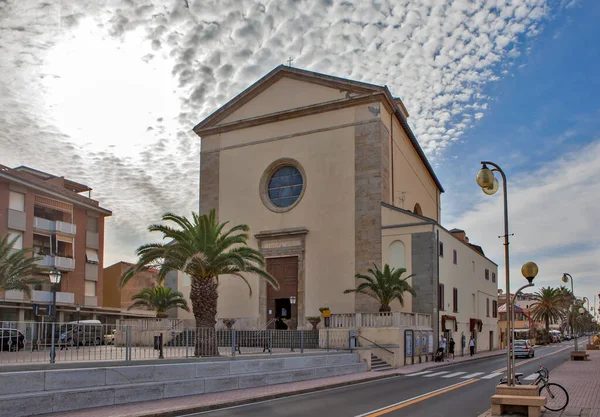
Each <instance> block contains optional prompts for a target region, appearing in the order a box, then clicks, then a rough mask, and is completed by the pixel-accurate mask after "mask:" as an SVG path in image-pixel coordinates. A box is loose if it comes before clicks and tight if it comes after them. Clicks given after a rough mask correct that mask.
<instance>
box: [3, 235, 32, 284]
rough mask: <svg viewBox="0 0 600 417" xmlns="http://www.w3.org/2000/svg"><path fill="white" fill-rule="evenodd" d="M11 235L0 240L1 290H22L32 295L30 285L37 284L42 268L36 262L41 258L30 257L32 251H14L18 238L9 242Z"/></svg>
mask: <svg viewBox="0 0 600 417" xmlns="http://www.w3.org/2000/svg"><path fill="white" fill-rule="evenodd" d="M9 236H10V235H9V234H6V235H4V236H2V238H0V288H2V289H3V290H4V291H10V290H20V291H23V292H24V293H25V294H27V295H31V288H30V287H29V285H31V284H37V283H39V282H41V281H40V279H37V278H34V277H35V276H36V275H40V272H41V270H40V268H39V267H38V265H37V264H36V262H37V261H38V260H40V259H42V258H41V257H39V256H37V257H35V256H28V255H29V254H30V253H33V250H32V249H13V248H14V246H15V244H16V242H17V239H18V237H15V238H14V239H11V240H9Z"/></svg>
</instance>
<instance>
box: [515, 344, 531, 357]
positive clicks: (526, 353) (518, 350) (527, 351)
mask: <svg viewBox="0 0 600 417" xmlns="http://www.w3.org/2000/svg"><path fill="white" fill-rule="evenodd" d="M534 356H535V348H534V346H533V345H532V344H531V342H530V341H529V340H515V357H516V358H518V357H526V358H533V357H534Z"/></svg>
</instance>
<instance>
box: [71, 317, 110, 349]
mask: <svg viewBox="0 0 600 417" xmlns="http://www.w3.org/2000/svg"><path fill="white" fill-rule="evenodd" d="M103 340H104V326H103V325H102V323H100V320H79V321H71V322H69V323H67V324H63V325H62V326H61V327H60V343H61V344H66V345H71V346H73V345H74V346H85V345H96V346H99V345H101V344H102V342H103Z"/></svg>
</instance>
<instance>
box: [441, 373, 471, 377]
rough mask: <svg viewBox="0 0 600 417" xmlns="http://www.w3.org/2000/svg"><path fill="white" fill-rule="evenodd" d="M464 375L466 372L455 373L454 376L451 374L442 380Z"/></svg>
mask: <svg viewBox="0 0 600 417" xmlns="http://www.w3.org/2000/svg"><path fill="white" fill-rule="evenodd" d="M462 374H466V372H454V373H453V374H450V375H444V376H443V377H442V378H452V377H455V376H459V375H462Z"/></svg>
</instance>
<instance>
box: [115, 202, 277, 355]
mask: <svg viewBox="0 0 600 417" xmlns="http://www.w3.org/2000/svg"><path fill="white" fill-rule="evenodd" d="M162 220H163V221H164V222H171V223H174V224H175V225H176V226H177V227H176V228H174V227H171V226H168V225H164V224H155V225H151V226H150V227H148V230H149V231H150V232H161V233H162V234H163V239H166V240H168V243H166V244H164V243H149V244H147V245H142V246H140V247H139V248H138V249H137V251H136V254H137V255H138V256H139V260H138V262H137V264H135V265H134V266H133V267H131V268H129V270H127V271H126V272H125V274H124V275H123V276H122V277H121V286H123V285H125V284H126V283H127V281H129V279H131V277H132V276H133V275H134V274H136V273H138V272H141V271H144V270H147V269H149V268H155V269H157V270H158V280H159V282H163V281H164V279H165V277H166V275H167V273H169V272H170V271H181V272H183V273H185V274H187V275H189V276H190V279H191V290H190V301H191V303H192V313H193V314H194V318H195V320H196V327H197V328H203V329H209V330H211V331H212V332H213V333H214V329H215V325H216V323H217V320H216V315H217V299H218V296H219V294H218V292H217V287H218V285H219V277H220V276H221V275H230V276H235V277H238V278H240V279H242V280H243V281H244V282H245V283H246V285H248V288H249V290H250V295H252V289H251V287H250V283H249V282H248V281H247V279H246V276H247V275H248V274H254V275H258V276H259V277H261V278H263V279H265V280H266V281H267V282H268V283H269V284H271V285H272V286H273V287H275V288H279V285H278V284H277V281H276V280H275V278H273V277H272V276H271V275H270V274H269V273H268V272H266V271H265V258H264V256H263V255H262V254H261V253H260V252H259V251H257V250H256V249H253V248H250V247H248V239H249V235H248V233H247V232H248V231H249V230H250V228H249V227H248V226H246V225H237V226H233V227H231V228H230V229H229V230H225V227H226V226H227V224H228V222H223V223H220V222H218V221H217V217H216V213H215V211H214V210H212V211H211V212H210V213H209V214H207V215H199V214H196V213H192V218H191V219H187V218H185V217H183V216H177V215H175V214H173V213H166V214H165V215H163V216H162ZM201 334H202V335H205V336H203V337H204V340H199V341H197V342H196V351H195V353H196V355H198V356H199V355H200V353H202V354H203V355H208V356H210V355H218V349H217V345H216V339H215V338H214V337H212V339H211V336H210V334H211V332H210V331H203V332H201ZM206 335H208V336H206ZM211 340H212V343H211Z"/></svg>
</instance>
